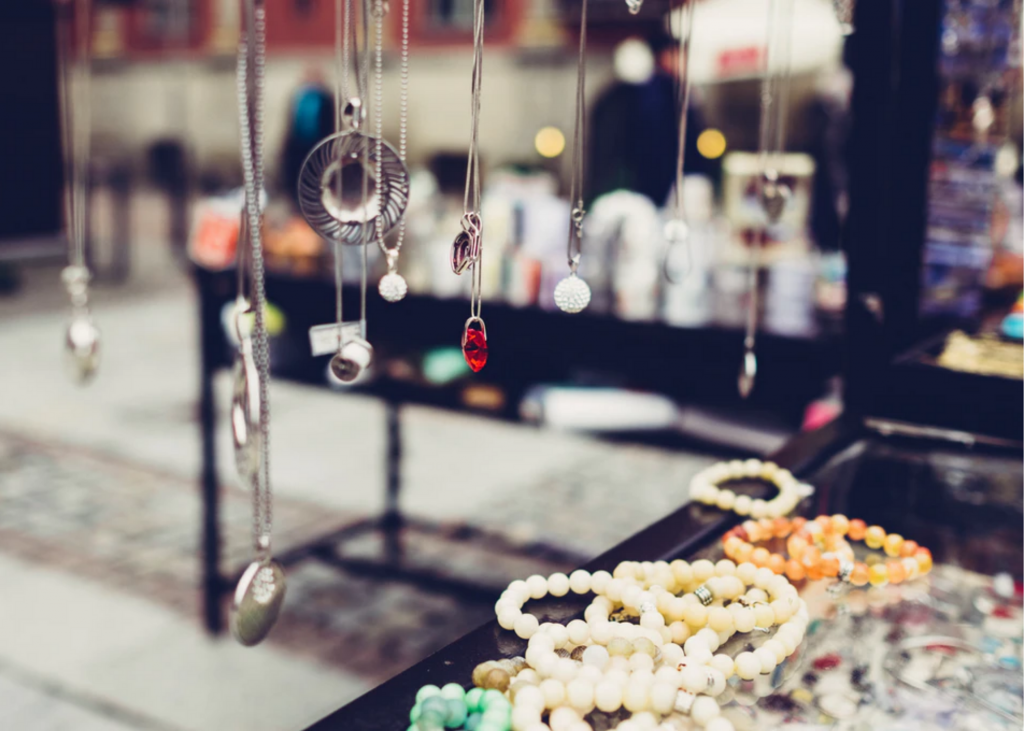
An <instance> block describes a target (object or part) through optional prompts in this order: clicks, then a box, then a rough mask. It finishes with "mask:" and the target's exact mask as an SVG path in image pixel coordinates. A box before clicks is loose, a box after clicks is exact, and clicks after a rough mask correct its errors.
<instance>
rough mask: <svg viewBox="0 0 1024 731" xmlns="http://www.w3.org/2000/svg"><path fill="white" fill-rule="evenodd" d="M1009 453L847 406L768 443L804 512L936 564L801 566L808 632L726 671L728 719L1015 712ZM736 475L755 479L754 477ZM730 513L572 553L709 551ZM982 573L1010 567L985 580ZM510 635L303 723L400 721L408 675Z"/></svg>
mask: <svg viewBox="0 0 1024 731" xmlns="http://www.w3.org/2000/svg"><path fill="white" fill-rule="evenodd" d="M1022 456H1024V453H1022V449H1021V446H1020V445H1019V444H1017V445H1010V444H1004V445H987V444H974V445H964V444H957V443H952V442H948V441H939V440H936V439H930V438H920V437H908V436H897V435H892V434H888V435H886V434H882V433H880V432H879V431H877V430H874V429H870V428H869V427H868V426H866V425H865V424H864V423H863V422H861V421H858V420H854V419H851V418H841V419H839V420H837V421H836V422H833V423H832V424H830V425H828V426H826V427H824V428H823V429H819V430H817V431H814V432H809V433H806V434H803V435H800V436H799V437H797V438H795V439H794V440H792V441H791V442H790V443H789V444H787V445H786V446H785V447H784V448H783V449H782V450H780V451H779V452H778V453H776V454H775V455H773V458H774V460H775V461H776V462H777V463H778V464H779V465H781V466H783V467H786V468H788V469H790V470H792V471H794V473H796V474H797V476H798V477H800V478H801V479H803V480H806V481H808V482H810V483H811V484H813V485H815V487H816V488H817V490H816V492H815V494H814V495H813V496H812V497H810V498H808V499H807V500H805V501H804V503H803V504H802V505H801V507H800V511H799V512H801V513H802V514H803V515H807V516H814V515H818V514H820V513H844V514H846V515H853V516H857V517H860V518H862V519H864V520H865V521H867V522H868V523H869V524H873V523H876V524H879V525H884V526H886V527H887V528H888V529H889V530H891V531H894V532H899V533H900V534H901V535H904V536H906V537H907V538H913V539H914V540H916V541H918V542H919V543H921V544H922V545H926V546H929V547H930V548H931V549H932V552H933V555H934V557H935V562H936V567H935V570H934V571H933V573H932V575H931V576H929V577H926V578H924V579H922V580H918V581H912V582H906V583H904V584H901V585H899V586H886V587H865V588H864V589H855V588H841V589H840V590H839V591H835V590H830V588H829V584H830V583H832V582H831V581H830V580H825V581H822V582H815V583H810V582H803V583H804V585H803V586H800V587H799V588H800V592H801V596H803V597H804V598H805V599H806V600H807V602H808V606H809V608H810V610H811V613H812V624H811V626H810V627H809V629H808V635H807V639H806V640H805V642H804V644H803V645H802V646H801V647H800V648H799V650H798V651H797V653H795V654H794V655H793V657H792V658H790V659H789V660H788V661H787V662H785V663H783V664H782V665H780V666H779V668H778V669H777V670H776V671H775V673H773V674H772V675H770V676H764V677H762V678H759V679H758V680H757V681H752V682H747V681H739V679H738V678H733V679H731V680H730V685H729V689H728V690H727V691H726V695H725V696H724V697H723V698H722V700H723V701H725V702H724V703H723V704H722V705H723V713H725V715H727V716H728V717H729V718H730V720H732V721H733V723H734V725H735V726H736V728H737V729H766V728H792V729H856V730H858V731H859V730H860V729H864V730H865V731H866V730H867V729H872V730H873V731H880V730H889V729H891V730H892V731H897V730H900V731H904V730H905V731H909V730H910V729H915V730H917V729H922V730H924V731H930V730H931V729H979V728H983V729H1004V728H1006V729H1013V728H1020V726H1021V724H1022V722H1024V715H1022V708H1024V698H1022V696H1021V693H1022V691H1021V687H1022V686H1021V652H1022V650H1021V640H1022V637H1021V635H1022V632H1021V627H1022V611H1021V593H1020V592H1021V578H1022V572H1024V567H1022V555H1021V545H1022V543H1024V530H1022V522H1024V507H1022V502H1021V501H1022V496H1021V485H1022V484H1024V469H1022ZM741 489H747V490H749V491H750V494H752V495H757V494H767V493H768V489H767V488H765V487H763V486H761V485H750V486H746V487H744V486H741ZM736 521H737V518H736V517H735V516H734V515H732V514H723V513H722V512H721V511H719V510H717V509H714V508H708V507H704V506H699V505H697V504H692V503H691V504H688V505H685V506H683V507H682V508H680V509H679V510H677V511H676V512H674V513H672V514H671V515H669V516H667V517H666V518H664V519H662V520H660V521H658V522H657V523H654V524H653V525H651V526H649V527H648V528H646V529H645V530H643V531H641V532H639V533H637V534H636V535H634V536H633V537H631V538H629V539H627V540H626V541H624V542H622V543H621V544H619V545H618V546H616V547H614V548H612V549H611V550H609V551H608V552H606V553H604V554H602V555H601V556H599V557H597V558H596V559H594V560H593V561H591V562H590V563H588V564H587V565H586V566H585V568H587V569H590V570H592V571H594V570H598V569H606V570H611V569H612V568H614V566H615V565H616V564H617V563H618V562H619V561H621V560H624V559H627V558H628V559H632V560H652V561H653V560H658V559H665V560H670V559H674V558H685V559H688V560H694V559H696V558H703V557H706V558H720V557H721V549H720V543H719V541H718V539H719V538H720V536H721V534H722V533H723V532H724V531H726V530H727V529H728V528H730V527H731V526H732V525H734V524H735V523H736ZM997 574H1008V575H1009V576H1008V577H1007V576H1000V578H999V581H997V582H994V577H995V576H996V575H997ZM1011 578H1012V581H1011V580H1010V579H1011ZM994 583H995V584H996V585H998V586H999V587H1000V591H1001V594H1002V595H1000V594H997V593H996V591H995V590H994ZM1008 586H1009V587H1012V589H1011V590H1010V591H1009V593H1007V587H1008ZM588 602H589V599H588V598H587V597H585V596H584V597H580V596H576V595H569V596H566V597H563V598H561V599H552V598H550V597H549V598H547V599H545V600H542V601H539V602H533V603H531V605H530V608H531V611H532V612H534V613H536V614H537V615H538V618H539V619H540V620H541V621H546V620H552V621H560V622H564V621H567V620H569V619H572V618H573V617H575V616H577V615H582V612H583V609H584V608H585V607H586V605H587V603H588ZM767 637H769V635H765V636H764V638H767ZM764 638H761V637H751V636H747V637H740V638H734V639H733V640H732V641H731V642H730V644H729V645H726V646H725V648H724V649H725V651H726V652H729V653H730V654H736V653H737V652H740V651H742V650H743V649H745V648H744V645H745V644H747V643H748V642H749V643H751V644H754V645H757V644H760V643H761V642H762V641H763V639H764ZM525 644H526V643H525V642H524V641H522V640H520V639H518V638H517V637H516V636H515V634H514V633H512V632H507V631H505V630H502V629H501V628H500V627H499V626H498V625H497V623H496V622H494V621H492V622H489V623H487V624H485V625H484V626H482V627H480V628H478V629H476V630H474V631H472V632H470V633H469V634H467V635H466V636H464V637H462V638H461V639H459V640H457V641H456V642H454V643H452V644H451V645H449V646H448V647H446V648H444V649H442V650H440V651H439V652H437V653H435V654H434V655H432V656H431V657H429V658H427V659H425V660H423V661H422V662H420V663H419V664H417V665H414V666H413V667H411V668H409V669H408V670H406V671H405V672H403V673H400V674H399V675H397V676H396V677H394V678H392V679H391V680H389V681H387V682H386V683H384V684H382V685H380V686H378V687H377V688H374V689H373V690H371V691H369V692H368V693H366V694H365V695H363V696H362V697H360V698H358V699H356V700H355V701H353V702H351V703H349V704H348V705H346V706H344V707H342V708H340V709H339V710H337V711H335V712H334V713H332V714H331V715H329V716H327V717H326V718H324V719H322V720H321V721H319V722H318V723H316V724H314V725H313V726H310V727H309V729H308V731H334V730H335V729H346V730H358V729H382V728H394V729H399V728H405V727H407V726H408V711H409V708H410V707H411V706H412V704H413V701H414V698H415V694H416V691H417V690H418V689H419V688H420V687H421V686H423V685H425V684H427V683H434V684H436V685H444V684H445V683H449V682H457V683H460V684H462V685H468V684H469V683H470V675H471V673H472V669H473V667H475V665H476V664H478V663H480V662H483V661H484V660H493V659H497V658H500V657H513V656H515V655H521V654H522V653H523V652H524V650H525ZM897 676H898V677H897ZM591 720H592V721H593V723H594V728H595V729H599V730H600V729H606V728H612V727H614V725H615V724H616V723H617V722H618V719H617V717H614V716H613V717H607V716H605V715H604V714H600V713H596V714H593V715H592V717H591Z"/></svg>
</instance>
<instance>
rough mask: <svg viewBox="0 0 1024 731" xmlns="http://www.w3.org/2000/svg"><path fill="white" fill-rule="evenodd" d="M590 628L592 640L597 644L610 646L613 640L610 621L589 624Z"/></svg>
mask: <svg viewBox="0 0 1024 731" xmlns="http://www.w3.org/2000/svg"><path fill="white" fill-rule="evenodd" d="M587 626H588V627H589V628H590V639H591V640H593V641H594V643H595V644H605V645H606V644H608V642H610V641H611V639H612V623H611V622H609V621H608V620H604V621H603V622H590V621H588V622H587Z"/></svg>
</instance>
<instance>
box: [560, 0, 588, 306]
mask: <svg viewBox="0 0 1024 731" xmlns="http://www.w3.org/2000/svg"><path fill="white" fill-rule="evenodd" d="M586 51H587V0H583V3H582V5H581V7H580V57H579V60H578V61H577V66H576V122H575V129H574V130H573V143H572V182H571V184H570V190H569V205H571V206H572V214H571V220H570V221H569V239H568V244H567V256H568V259H569V276H568V277H566V278H565V279H563V280H562V281H561V282H559V283H558V285H557V286H556V287H555V304H556V305H558V308H559V309H560V310H562V311H563V312H569V313H576V312H582V311H583V309H584V308H586V306H587V305H588V304H590V287H589V286H587V283H586V282H584V281H583V280H582V279H580V278H579V276H578V275H577V274H576V270H577V269H578V268H579V265H580V254H581V253H582V251H583V217H584V216H585V215H586V211H584V210H583V155H584V150H585V137H586V121H585V120H584V115H585V114H586V111H587V110H586V68H587V66H586Z"/></svg>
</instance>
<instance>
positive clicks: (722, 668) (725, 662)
mask: <svg viewBox="0 0 1024 731" xmlns="http://www.w3.org/2000/svg"><path fill="white" fill-rule="evenodd" d="M708 665H709V666H710V667H712V668H714V669H715V670H717V671H718V672H720V673H721V674H722V675H723V676H725V679H726V680H728V679H729V678H731V677H732V675H733V673H735V672H736V661H735V660H733V659H732V658H731V657H729V656H728V655H724V654H720V655H715V656H714V657H712V658H711V661H710V662H709V663H708Z"/></svg>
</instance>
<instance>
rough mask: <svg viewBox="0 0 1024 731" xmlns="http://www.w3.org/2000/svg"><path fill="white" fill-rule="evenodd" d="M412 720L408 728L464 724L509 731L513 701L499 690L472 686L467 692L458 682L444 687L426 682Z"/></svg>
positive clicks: (480, 730) (418, 730) (436, 729)
mask: <svg viewBox="0 0 1024 731" xmlns="http://www.w3.org/2000/svg"><path fill="white" fill-rule="evenodd" d="M409 721H410V723H411V724H412V725H411V726H409V731H442V729H445V728H463V727H465V728H472V729H474V731H509V729H510V728H511V721H512V704H511V703H509V701H508V699H507V698H506V697H505V694H504V693H502V692H500V691H497V690H484V689H483V688H473V689H472V690H470V691H469V692H468V693H467V692H466V691H465V690H463V688H462V686H461V685H459V684H458V683H448V685H446V686H444V687H443V688H438V687H437V686H436V685H424V686H423V687H422V688H420V689H419V691H418V692H417V693H416V705H414V706H413V707H412V711H410V712H409Z"/></svg>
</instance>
